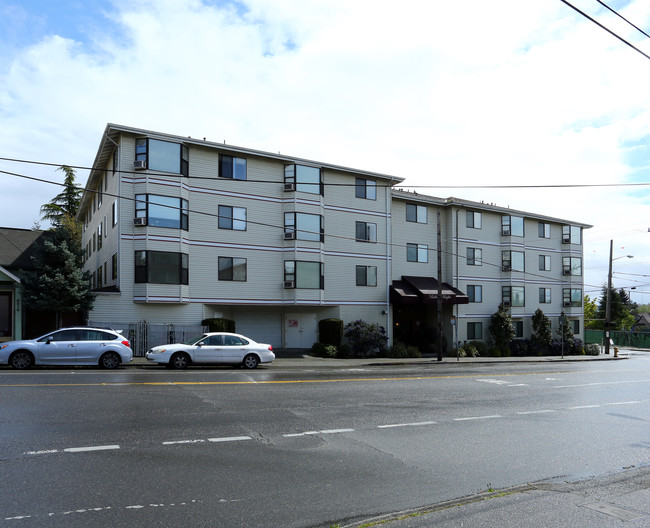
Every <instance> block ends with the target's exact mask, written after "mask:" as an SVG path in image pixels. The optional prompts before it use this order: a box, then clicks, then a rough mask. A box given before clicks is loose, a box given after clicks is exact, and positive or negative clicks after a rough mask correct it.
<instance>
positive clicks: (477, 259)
mask: <svg viewBox="0 0 650 528" xmlns="http://www.w3.org/2000/svg"><path fill="white" fill-rule="evenodd" d="M470 254H471V256H470ZM466 255H467V257H466V262H467V265H468V266H482V265H483V249H482V248H475V247H468V248H467V251H466Z"/></svg>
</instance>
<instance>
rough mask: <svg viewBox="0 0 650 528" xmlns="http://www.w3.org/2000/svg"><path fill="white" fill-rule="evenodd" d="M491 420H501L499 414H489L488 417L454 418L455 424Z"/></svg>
mask: <svg viewBox="0 0 650 528" xmlns="http://www.w3.org/2000/svg"><path fill="white" fill-rule="evenodd" d="M492 418H503V416H501V415H500V414H490V415H488V416H467V417H465V418H454V420H455V421H456V422H465V421H468V420H491V419H492Z"/></svg>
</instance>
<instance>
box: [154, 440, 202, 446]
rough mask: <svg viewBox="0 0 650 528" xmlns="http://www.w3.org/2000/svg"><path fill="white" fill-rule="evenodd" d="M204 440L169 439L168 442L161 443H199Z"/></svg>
mask: <svg viewBox="0 0 650 528" xmlns="http://www.w3.org/2000/svg"><path fill="white" fill-rule="evenodd" d="M204 442H205V440H171V441H169V442H163V445H176V444H200V443H204Z"/></svg>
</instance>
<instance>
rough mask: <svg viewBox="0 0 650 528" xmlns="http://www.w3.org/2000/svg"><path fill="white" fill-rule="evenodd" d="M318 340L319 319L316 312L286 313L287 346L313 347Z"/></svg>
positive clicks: (285, 344) (285, 335) (285, 337)
mask: <svg viewBox="0 0 650 528" xmlns="http://www.w3.org/2000/svg"><path fill="white" fill-rule="evenodd" d="M316 341H318V321H317V316H316V314H315V313H289V314H286V315H285V318H284V346H285V348H311V346H312V345H313V344H314V343H315V342H316Z"/></svg>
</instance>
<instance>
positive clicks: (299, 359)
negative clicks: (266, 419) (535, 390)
mask: <svg viewBox="0 0 650 528" xmlns="http://www.w3.org/2000/svg"><path fill="white" fill-rule="evenodd" d="M643 353H644V352H643V351H634V350H628V349H625V350H619V353H618V357H614V354H613V353H611V354H609V355H606V354H600V355H598V356H564V358H562V357H561V356H529V357H498V358H497V357H476V358H473V357H464V358H460V359H456V358H455V357H444V358H442V361H438V360H437V357H436V356H427V357H421V358H362V359H359V358H353V359H336V358H335V359H331V358H322V357H315V356H310V355H308V354H304V355H301V356H293V357H282V356H283V353H282V351H278V355H279V356H280V357H276V359H275V361H274V362H273V363H271V364H270V365H268V364H266V365H261V368H319V367H321V368H359V367H362V366H365V367H378V366H386V365H421V364H426V365H431V364H438V365H439V364H458V363H475V364H478V363H544V362H573V361H607V360H610V361H612V360H619V359H621V360H622V359H628V358H629V357H630V355H634V354H643ZM646 353H650V352H646ZM125 366H127V367H129V366H130V367H146V366H150V367H159V365H158V364H156V363H153V362H151V361H148V360H147V359H145V358H143V357H134V358H133V362H132V363H130V364H129V365H125Z"/></svg>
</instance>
